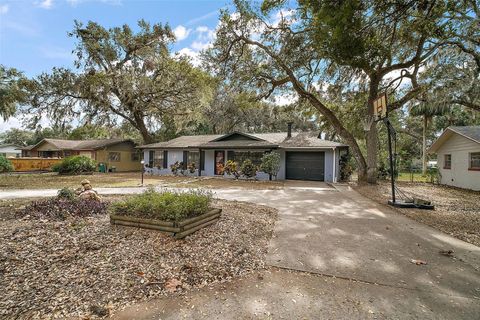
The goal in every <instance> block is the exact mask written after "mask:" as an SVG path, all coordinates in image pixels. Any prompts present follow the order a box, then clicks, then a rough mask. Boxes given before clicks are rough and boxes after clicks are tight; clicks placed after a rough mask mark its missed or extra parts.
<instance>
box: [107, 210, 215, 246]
mask: <svg viewBox="0 0 480 320" xmlns="http://www.w3.org/2000/svg"><path fill="white" fill-rule="evenodd" d="M221 213H222V209H216V208H215V209H211V210H210V211H208V212H207V213H204V214H202V215H199V216H196V217H193V218H189V219H185V220H182V221H162V220H156V219H144V218H137V217H129V216H122V215H116V214H110V223H112V224H116V225H122V226H129V227H138V228H144V229H154V230H158V231H162V232H166V233H168V234H169V235H171V236H173V237H175V238H176V239H182V238H185V237H186V236H188V235H190V234H192V233H194V232H195V231H197V230H200V229H202V228H204V227H206V226H209V225H211V224H213V223H215V222H217V221H218V219H220V215H221Z"/></svg>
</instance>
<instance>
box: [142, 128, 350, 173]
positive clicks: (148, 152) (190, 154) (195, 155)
mask: <svg viewBox="0 0 480 320" xmlns="http://www.w3.org/2000/svg"><path fill="white" fill-rule="evenodd" d="M140 148H141V149H142V150H143V152H144V160H145V171H146V172H147V173H150V174H158V175H168V174H172V172H171V169H170V166H171V165H172V164H174V163H176V162H178V163H183V165H184V168H186V167H188V166H189V165H190V164H191V163H192V162H193V163H195V170H194V172H189V170H183V173H184V174H185V175H191V176H222V177H224V178H233V176H228V175H226V174H223V172H219V169H218V168H222V167H223V166H224V165H225V163H226V162H227V161H228V160H233V161H234V162H237V164H238V166H239V167H240V166H241V162H242V161H243V160H245V159H250V160H252V161H253V162H254V164H256V165H259V161H260V159H261V157H262V156H263V154H264V153H266V152H271V151H274V152H278V153H279V154H280V170H279V172H278V175H277V179H278V180H285V179H297V180H318V181H326V182H337V181H338V180H339V175H340V165H339V163H340V161H339V160H340V152H341V151H343V152H347V150H348V147H347V146H346V145H344V144H341V143H338V142H334V141H327V140H322V139H319V138H318V133H314V132H303V133H296V132H291V131H290V132H279V133H264V134H245V133H240V132H233V133H230V134H226V135H199V136H181V137H178V138H175V139H172V140H170V141H165V142H159V143H154V144H149V145H144V146H141V147H140ZM199 170H201V171H200V172H199ZM220 171H222V170H220ZM256 178H257V179H258V180H268V179H269V176H268V174H266V173H264V172H260V171H259V172H257V176H256Z"/></svg>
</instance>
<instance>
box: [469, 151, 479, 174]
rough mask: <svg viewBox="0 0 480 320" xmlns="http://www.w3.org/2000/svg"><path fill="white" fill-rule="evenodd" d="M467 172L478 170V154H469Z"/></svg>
mask: <svg viewBox="0 0 480 320" xmlns="http://www.w3.org/2000/svg"><path fill="white" fill-rule="evenodd" d="M468 169H469V170H480V152H472V153H470V166H469V167H468Z"/></svg>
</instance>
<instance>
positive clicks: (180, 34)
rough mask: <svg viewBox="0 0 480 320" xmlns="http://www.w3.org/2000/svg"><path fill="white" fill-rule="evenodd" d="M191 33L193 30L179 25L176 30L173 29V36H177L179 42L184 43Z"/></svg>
mask: <svg viewBox="0 0 480 320" xmlns="http://www.w3.org/2000/svg"><path fill="white" fill-rule="evenodd" d="M190 31H191V29H187V28H185V27H184V26H182V25H178V26H177V27H176V28H175V29H173V34H175V37H176V38H177V41H182V40H184V39H186V38H187V37H188V35H189V34H190Z"/></svg>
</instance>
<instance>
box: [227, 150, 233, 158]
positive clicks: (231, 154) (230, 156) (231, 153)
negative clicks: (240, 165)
mask: <svg viewBox="0 0 480 320" xmlns="http://www.w3.org/2000/svg"><path fill="white" fill-rule="evenodd" d="M227 160H235V151H232V150H229V151H227Z"/></svg>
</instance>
